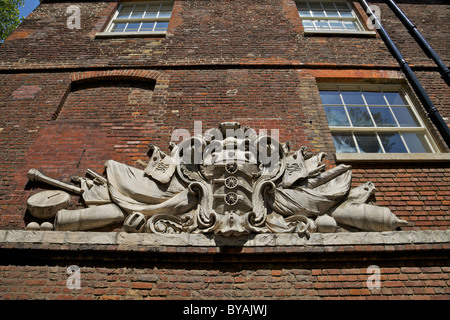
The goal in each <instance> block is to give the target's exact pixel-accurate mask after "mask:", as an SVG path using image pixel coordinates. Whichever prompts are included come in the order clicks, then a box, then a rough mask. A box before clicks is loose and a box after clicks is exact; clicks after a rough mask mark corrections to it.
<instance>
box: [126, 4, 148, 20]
mask: <svg viewBox="0 0 450 320" xmlns="http://www.w3.org/2000/svg"><path fill="white" fill-rule="evenodd" d="M146 7H147V4H137V5H135V6H134V9H133V13H131V17H130V18H132V19H139V18H142V17H143V16H144V11H145V8H146Z"/></svg>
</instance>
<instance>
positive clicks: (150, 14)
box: [144, 5, 159, 18]
mask: <svg viewBox="0 0 450 320" xmlns="http://www.w3.org/2000/svg"><path fill="white" fill-rule="evenodd" d="M158 11H159V5H148V7H147V11H146V12H145V15H144V18H156V17H157V16H158Z"/></svg>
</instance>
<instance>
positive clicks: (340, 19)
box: [297, 1, 363, 31]
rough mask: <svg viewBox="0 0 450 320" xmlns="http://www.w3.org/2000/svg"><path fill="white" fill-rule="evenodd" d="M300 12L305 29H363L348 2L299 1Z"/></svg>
mask: <svg viewBox="0 0 450 320" xmlns="http://www.w3.org/2000/svg"><path fill="white" fill-rule="evenodd" d="M297 8H298V13H299V15H300V17H301V18H302V22H303V27H304V28H305V30H322V31H324V30H337V31H339V30H340V31H362V30H363V28H362V26H361V24H360V23H359V21H358V18H357V17H356V15H355V14H354V13H353V10H352V9H351V7H350V6H349V4H348V3H347V2H339V3H337V2H332V1H331V2H310V1H307V2H299V3H297Z"/></svg>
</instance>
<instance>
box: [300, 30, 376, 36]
mask: <svg viewBox="0 0 450 320" xmlns="http://www.w3.org/2000/svg"><path fill="white" fill-rule="evenodd" d="M304 33H305V35H324V36H366V37H375V36H376V35H377V33H376V32H375V31H340V30H305V31H304Z"/></svg>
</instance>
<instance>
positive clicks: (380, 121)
mask: <svg viewBox="0 0 450 320" xmlns="http://www.w3.org/2000/svg"><path fill="white" fill-rule="evenodd" d="M370 112H371V113H372V118H373V120H374V121H375V123H376V125H377V127H396V126H397V124H396V123H395V119H394V116H393V115H392V113H391V110H389V108H388V107H370Z"/></svg>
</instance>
